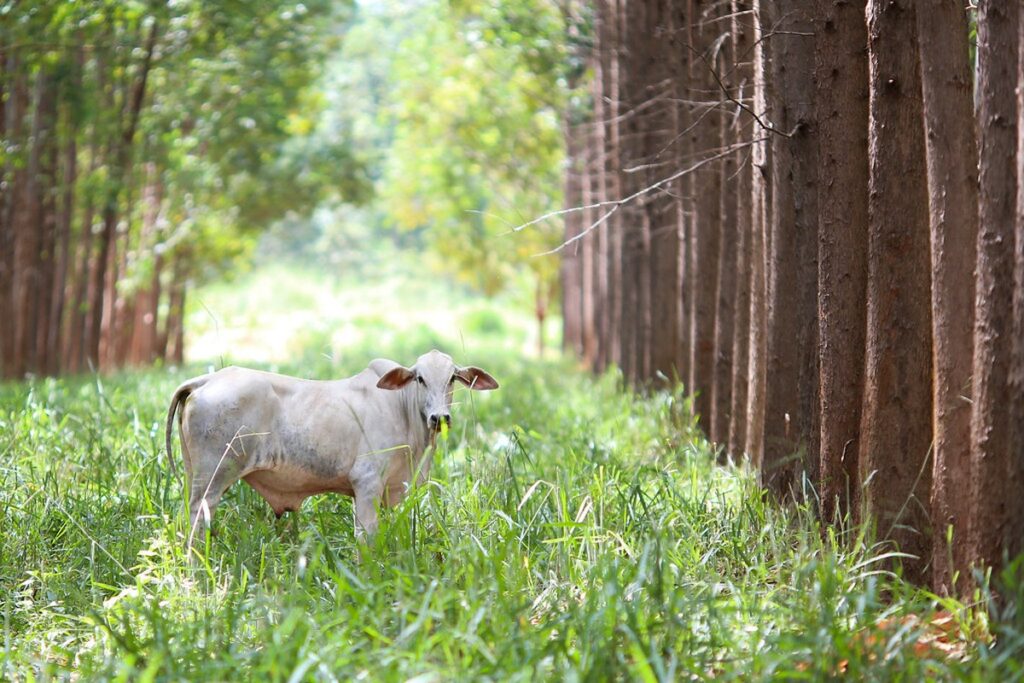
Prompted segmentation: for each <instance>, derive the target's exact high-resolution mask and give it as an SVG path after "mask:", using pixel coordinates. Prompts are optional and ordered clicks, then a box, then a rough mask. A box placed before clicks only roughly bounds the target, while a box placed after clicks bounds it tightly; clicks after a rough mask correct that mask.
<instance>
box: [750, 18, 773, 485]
mask: <svg viewBox="0 0 1024 683" xmlns="http://www.w3.org/2000/svg"><path fill="white" fill-rule="evenodd" d="M767 10H768V8H767V7H765V6H764V3H762V2H761V0H753V14H754V16H753V21H752V25H753V27H754V35H753V38H754V68H753V72H754V73H753V79H754V80H753V83H754V111H755V112H757V113H758V114H759V116H760V117H763V116H765V115H766V114H767V113H768V80H767V79H768V72H767V55H766V46H765V41H764V31H765V28H768V29H769V30H770V27H771V24H770V20H771V17H770V14H769V12H768V11H767ZM766 134H767V131H765V130H763V129H759V130H757V132H756V135H757V136H758V137H759V138H763V137H764V136H765V135H766ZM770 159H771V146H770V145H769V144H768V142H767V141H761V142H757V143H755V144H754V146H753V147H752V148H751V163H752V164H753V167H752V169H751V194H750V205H751V206H750V217H751V225H750V351H749V360H748V361H747V362H748V370H747V376H748V378H749V380H748V382H747V386H748V389H747V391H748V399H747V427H746V433H747V439H746V448H745V450H746V453H747V456H748V457H749V458H750V459H751V461H752V463H753V465H754V467H755V468H757V469H758V470H760V469H761V464H762V461H763V459H764V402H765V367H766V364H767V338H768V317H767V300H766V298H767V290H768V283H767V272H766V270H767V268H766V265H767V254H768V245H769V242H770V234H769V231H768V216H769V215H770V214H771V203H772V198H771V194H772V193H771V173H770V169H771V164H770Z"/></svg>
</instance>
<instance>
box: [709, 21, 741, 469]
mask: <svg viewBox="0 0 1024 683" xmlns="http://www.w3.org/2000/svg"><path fill="white" fill-rule="evenodd" d="M724 53H725V54H724V55H723V56H724V59H721V60H720V61H719V64H720V65H723V66H719V68H718V70H719V72H722V73H728V74H735V67H734V62H735V60H734V55H735V52H734V50H733V48H732V42H731V41H728V40H727V41H726V49H725V50H724ZM726 79H728V80H726ZM723 81H725V82H726V87H727V88H729V89H731V90H732V89H735V85H733V84H732V78H730V77H729V76H726V77H725V78H724V79H723ZM725 94H726V93H722V95H723V96H725ZM729 96H731V97H735V95H734V94H732V93H729ZM726 114H729V115H726ZM734 118H735V113H733V112H729V111H728V110H726V111H725V112H723V115H722V116H721V117H720V118H719V125H720V128H719V139H720V140H721V145H722V148H723V149H724V148H728V147H730V146H732V145H734V144H735V142H736V135H735V130H734V128H733V123H734ZM719 172H720V175H721V179H720V180H719V187H720V188H721V192H720V194H719V197H718V201H719V209H718V212H719V216H720V217H721V221H720V223H719V228H718V230H719V249H718V281H717V282H716V283H715V367H714V377H713V379H712V383H711V406H712V407H711V440H712V441H713V442H715V443H716V444H719V445H720V446H721V448H720V449H719V451H718V453H719V457H720V458H721V459H722V461H723V462H724V461H725V458H726V457H727V456H728V440H729V422H730V420H731V416H732V369H733V344H732V342H733V334H734V326H735V323H736V320H735V317H736V311H735V307H736V291H737V288H738V285H737V282H736V256H737V254H736V242H737V241H738V235H737V224H736V191H737V175H736V155H735V154H732V155H729V156H727V157H725V158H724V159H723V160H722V162H721V166H720V169H719Z"/></svg>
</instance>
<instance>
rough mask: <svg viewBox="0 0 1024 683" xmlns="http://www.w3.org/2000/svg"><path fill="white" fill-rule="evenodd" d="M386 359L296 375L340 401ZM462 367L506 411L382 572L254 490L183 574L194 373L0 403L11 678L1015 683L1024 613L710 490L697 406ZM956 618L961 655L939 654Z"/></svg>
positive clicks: (386, 544)
mask: <svg viewBox="0 0 1024 683" xmlns="http://www.w3.org/2000/svg"><path fill="white" fill-rule="evenodd" d="M416 343H417V340H415V339H412V340H407V344H406V347H405V348H401V349H398V350H396V352H395V357H396V359H398V360H400V361H403V362H411V361H412V359H413V357H414V356H415V355H416V353H419V352H422V351H424V350H426V349H417V348H414V346H415V344H416ZM372 355H376V354H369V353H368V352H367V350H364V349H360V350H354V351H353V352H352V353H348V354H346V358H345V360H344V362H334V361H331V360H328V359H326V358H324V357H322V356H315V357H311V358H307V359H305V360H304V361H303V363H302V364H300V365H296V366H294V367H290V368H283V369H284V370H286V371H287V370H290V371H292V372H295V373H296V374H302V375H305V376H320V377H327V376H339V375H341V374H347V373H348V372H352V371H354V370H357V369H358V367H359V363H360V362H365V360H366V359H368V358H370V357H372ZM454 355H456V357H457V360H461V361H466V362H474V363H478V364H480V365H482V366H484V367H485V368H487V369H488V370H489V371H491V372H492V373H493V374H495V375H496V376H497V377H498V378H499V380H500V381H501V383H502V388H501V389H500V390H499V391H497V392H493V393H492V394H491V395H486V396H485V395H473V396H470V395H469V394H468V392H462V393H461V394H459V395H458V396H457V399H456V400H458V401H460V402H461V405H458V406H457V407H456V410H455V414H456V417H455V419H456V422H455V425H454V427H453V430H452V433H451V435H450V436H449V439H448V440H447V441H446V442H445V443H442V444H441V447H440V451H439V453H438V454H437V456H436V459H435V466H434V469H433V472H432V479H431V481H430V483H429V484H428V485H426V486H424V487H421V488H420V489H418V490H416V491H414V492H413V494H412V495H411V496H410V498H409V499H408V500H407V501H406V502H405V503H403V504H402V505H400V506H399V507H398V508H396V509H394V510H390V511H387V512H384V513H383V514H382V520H381V531H380V534H379V535H378V537H377V539H376V540H375V541H374V543H373V544H372V546H370V547H367V548H364V549H362V552H361V553H360V549H359V547H358V546H357V544H356V541H355V540H354V538H353V531H352V510H351V507H352V506H351V503H350V501H349V500H348V499H347V498H344V497H342V496H337V495H325V496H319V497H315V498H312V499H310V500H308V501H307V502H306V503H305V504H304V506H303V508H302V510H301V511H299V512H298V513H293V514H290V515H286V516H285V517H284V518H282V519H281V520H275V518H274V515H273V513H272V512H271V510H270V509H269V507H268V506H267V505H266V504H265V503H264V502H263V500H262V499H261V498H260V497H259V496H258V495H256V493H255V492H254V491H252V490H251V489H249V488H248V487H247V486H246V485H245V484H238V485H236V486H235V487H233V488H232V489H230V490H229V491H228V493H227V495H226V497H225V500H224V502H223V503H222V504H221V506H220V508H219V509H218V516H217V519H216V521H215V526H216V528H217V530H218V533H217V535H216V536H215V537H214V538H213V539H212V540H211V542H210V545H209V546H208V552H207V555H206V557H205V560H204V561H203V562H200V563H198V564H190V563H189V562H188V561H187V560H186V559H185V557H184V556H183V552H182V550H183V542H184V537H185V534H186V515H185V514H184V509H183V500H182V494H183V485H182V483H181V481H179V480H178V479H176V478H175V477H174V476H172V475H171V473H170V471H169V469H168V465H167V462H166V458H165V455H164V453H163V450H162V443H163V432H162V429H163V418H164V415H165V411H166V408H167V401H168V397H169V396H170V393H171V391H172V390H173V388H174V387H175V386H176V384H177V383H178V382H179V381H181V380H182V379H183V378H184V377H186V376H188V374H189V373H187V372H184V371H166V370H152V371H146V372H138V373H127V374H122V375H117V376H113V377H102V378H96V377H83V378H77V379H70V380H37V381H32V382H28V383H21V384H8V385H5V386H2V387H0V528H2V529H3V534H2V537H0V612H2V637H3V643H2V645H3V653H2V654H3V662H2V664H0V678H2V679H12V680H30V679H33V678H34V679H69V678H84V679H105V680H126V681H127V680H130V681H147V680H188V681H198V680H245V679H251V680H281V681H299V680H352V679H357V680H358V679H366V680H405V679H410V678H416V680H418V681H426V680H496V681H498V680H500V681H506V680H524V681H525V680H538V679H548V680H608V679H624V680H626V679H628V680H633V679H636V680H644V681H653V680H687V679H694V680H698V679H710V678H714V679H722V680H744V681H746V680H765V679H783V680H798V679H812V680H822V679H829V678H840V677H850V678H854V679H870V680H911V681H917V680H923V679H928V678H937V679H951V678H960V679H969V680H1009V679H1013V678H1019V677H1020V676H1021V669H1020V666H1021V665H1020V663H1019V655H1020V653H1021V643H1022V638H1021V635H1020V634H1021V633H1022V630H1021V628H1020V620H1021V617H1020V616H1019V615H1018V614H1017V613H1016V610H1015V608H1014V605H1015V604H1017V603H1015V602H1014V601H1012V600H1011V601H1009V603H1008V606H1007V607H1005V608H1004V609H1003V611H1002V612H1001V613H1000V614H999V615H997V618H996V619H995V620H994V621H992V622H988V621H986V620H985V619H984V618H982V616H981V613H980V610H977V609H967V608H964V607H963V606H961V605H959V604H957V603H952V602H949V601H942V600H939V599H938V598H936V597H935V596H931V595H929V594H928V593H925V592H922V591H920V590H916V589H913V588H912V587H910V586H908V585H906V584H905V583H903V582H902V581H901V580H900V579H899V578H898V577H897V576H895V575H893V574H891V573H889V571H888V570H887V569H886V567H887V566H888V565H887V564H886V563H885V562H884V560H885V558H886V556H887V553H886V552H885V549H884V548H881V547H876V546H873V545H871V544H870V543H868V542H866V541H865V539H864V536H863V534H859V533H857V530H852V531H850V532H849V535H846V536H839V537H837V536H836V535H835V534H829V533H826V534H822V533H820V530H819V528H818V526H817V523H816V522H815V520H814V517H813V515H812V514H811V513H810V511H809V509H807V508H806V507H798V506H790V507H780V506H778V505H776V504H774V503H771V502H769V501H767V500H766V499H765V498H764V496H763V495H762V493H761V492H760V490H759V489H758V487H757V486H756V482H755V478H754V477H753V475H752V474H751V472H749V471H748V470H747V469H745V468H743V467H737V466H727V467H720V466H717V465H715V464H714V453H713V452H712V449H711V447H710V446H709V444H708V443H707V442H705V441H704V440H703V439H702V438H701V437H700V436H699V435H698V433H697V431H696V430H695V428H694V425H693V421H692V418H691V417H690V407H689V405H688V404H687V402H686V401H685V400H684V399H683V397H682V395H681V393H680V392H678V391H677V392H671V391H662V392H658V393H654V394H652V395H647V396H642V395H638V394H635V393H632V392H630V391H627V390H623V389H622V388H621V386H620V382H619V380H618V378H617V376H616V375H615V374H614V373H609V374H608V375H606V376H605V377H602V378H599V379H593V378H591V377H589V376H586V375H585V374H583V373H581V372H580V371H578V370H577V369H575V368H574V367H572V366H570V365H569V364H567V363H566V362H563V361H557V362H547V363H543V362H537V361H523V360H520V359H517V358H516V357H515V356H514V355H512V354H510V353H508V352H498V351H494V352H493V353H492V352H489V351H487V350H486V349H484V350H482V351H480V352H478V353H475V354H474V355H473V357H472V358H465V357H461V356H463V355H464V354H462V352H460V351H458V350H456V351H455V352H454ZM191 370H192V371H193V374H194V373H197V372H200V371H202V370H203V368H192V369H191ZM175 453H176V456H175V457H180V456H178V455H177V453H178V451H177V448H176V449H175ZM360 554H361V561H360V559H359V557H360ZM1018 592H1019V589H1018ZM1007 594H1012V590H1008V592H1007ZM945 611H948V612H950V613H951V614H952V617H953V619H954V620H956V626H955V629H953V630H952V631H951V633H952V635H950V636H948V637H947V638H946V641H947V644H949V643H948V641H949V640H955V641H962V642H957V643H954V645H955V647H947V648H945V649H937V648H932V647H922V645H921V644H922V639H923V633H924V630H925V629H926V628H927V626H926V624H927V619H928V616H929V615H933V614H935V613H937V612H940V613H943V612H945ZM911 615H914V616H915V617H917V618H910V617H911ZM993 635H994V636H995V639H993ZM951 652H952V654H951Z"/></svg>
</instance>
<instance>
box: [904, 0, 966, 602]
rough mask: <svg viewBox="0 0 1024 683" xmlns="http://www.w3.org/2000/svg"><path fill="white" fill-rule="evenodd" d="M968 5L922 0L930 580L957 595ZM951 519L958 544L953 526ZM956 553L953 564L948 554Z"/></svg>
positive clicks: (962, 527) (962, 471) (962, 509)
mask: <svg viewBox="0 0 1024 683" xmlns="http://www.w3.org/2000/svg"><path fill="white" fill-rule="evenodd" d="M967 24H968V22H967V12H966V10H965V7H964V5H963V4H962V3H960V2H959V1H958V0H927V2H922V3H920V4H919V5H918V12H917V28H918V35H920V36H928V39H927V40H920V41H918V43H919V48H920V50H921V91H922V95H923V99H924V132H925V148H926V152H927V160H928V197H929V213H930V214H931V217H930V225H931V269H932V270H931V272H932V361H933V366H934V367H933V395H932V402H933V425H932V428H933V430H934V432H935V436H934V439H935V440H934V446H933V448H932V457H933V463H934V464H933V467H932V492H931V506H932V528H933V529H934V531H935V543H934V548H933V552H932V584H933V586H934V588H935V590H936V591H939V592H943V593H947V594H950V593H955V592H956V587H955V586H954V585H953V573H954V572H956V571H958V572H960V575H961V581H960V584H959V585H960V587H961V588H964V587H965V582H964V581H963V579H964V578H966V577H967V576H968V562H969V557H968V553H967V550H968V547H969V546H968V544H967V540H968V533H967V520H968V519H969V517H970V512H969V507H968V503H969V497H967V496H964V495H963V486H964V482H967V481H970V461H971V401H970V396H971V389H970V387H971V355H972V347H973V340H972V331H973V327H974V263H975V254H976V245H975V243H976V240H977V235H978V174H977V159H978V146H977V142H976V141H975V137H974V102H973V97H972V96H973V87H974V84H973V81H972V73H971V63H970V51H969V48H968V45H967V38H968V30H967V29H968V26H967ZM950 527H952V534H953V535H952V543H951V544H947V543H946V530H947V529H948V528H950ZM950 560H952V562H950Z"/></svg>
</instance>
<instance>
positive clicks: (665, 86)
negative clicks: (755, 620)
mask: <svg viewBox="0 0 1024 683" xmlns="http://www.w3.org/2000/svg"><path fill="white" fill-rule="evenodd" d="M673 29H674V26H673V16H672V3H671V2H670V1H668V0H659V2H656V3H653V5H652V7H651V9H650V10H649V12H648V15H647V24H646V30H645V34H646V35H645V40H646V41H647V42H648V43H649V48H648V50H647V51H646V53H645V55H644V57H645V58H644V62H643V64H642V67H641V68H642V69H643V71H644V73H646V74H647V79H648V85H647V90H646V93H645V100H646V102H647V104H648V107H649V113H648V115H647V125H646V128H647V134H646V136H645V145H646V153H645V158H646V161H647V166H648V169H649V171H648V173H647V175H646V178H647V181H646V182H647V185H648V186H649V185H651V184H653V183H654V182H657V181H659V180H661V179H662V178H664V177H666V176H667V175H669V173H670V171H671V170H672V169H673V161H674V156H675V155H674V153H673V149H672V147H673V144H674V142H675V140H674V137H675V128H674V127H675V124H674V116H673V109H675V104H674V103H673V99H674V98H673V89H674V87H673V82H672V79H673V73H672V71H673V65H672V61H671V57H672V56H673V55H675V54H677V53H678V52H679V51H680V50H682V49H683V47H682V45H681V44H680V42H679V38H678V36H677V35H676V33H675V31H674V30H673ZM651 36H654V37H655V40H654V41H651V40H650V37H651ZM654 48H657V49H654ZM678 203H679V198H678V197H673V196H672V194H671V193H669V192H666V191H664V190H659V191H658V192H657V193H656V194H652V196H651V197H650V201H649V202H648V203H647V212H648V218H647V222H648V225H649V226H650V234H649V240H650V241H649V247H648V251H649V254H650V256H649V258H650V264H651V265H650V268H649V277H650V281H649V282H648V283H647V287H648V289H649V291H650V296H651V299H650V304H651V305H650V311H649V315H648V318H647V322H648V323H649V324H651V325H652V327H651V329H649V330H648V332H647V337H646V338H647V340H648V344H649V352H650V353H649V356H648V361H649V363H650V367H649V368H648V375H647V376H648V377H649V378H652V379H654V378H658V377H664V378H666V379H667V380H669V381H674V380H677V379H678V378H679V367H678V365H677V360H676V358H677V354H678V352H679V337H680V331H681V322H680V319H679V316H680V301H681V296H682V290H681V281H680V272H679V261H680V249H681V247H682V245H681V244H680V239H679V237H680V230H679V227H680V226H679V225H678V220H679V212H678V209H677V207H678Z"/></svg>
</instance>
